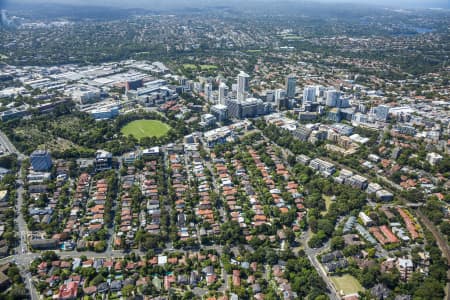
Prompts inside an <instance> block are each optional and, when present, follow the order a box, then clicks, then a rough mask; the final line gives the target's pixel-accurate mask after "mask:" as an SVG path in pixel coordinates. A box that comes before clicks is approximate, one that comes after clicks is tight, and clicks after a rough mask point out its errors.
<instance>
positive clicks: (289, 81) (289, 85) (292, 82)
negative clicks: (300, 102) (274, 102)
mask: <svg viewBox="0 0 450 300" xmlns="http://www.w3.org/2000/svg"><path fill="white" fill-rule="evenodd" d="M296 83H297V77H295V76H294V75H289V76H287V77H286V96H287V97H288V98H289V99H292V98H295V86H296Z"/></svg>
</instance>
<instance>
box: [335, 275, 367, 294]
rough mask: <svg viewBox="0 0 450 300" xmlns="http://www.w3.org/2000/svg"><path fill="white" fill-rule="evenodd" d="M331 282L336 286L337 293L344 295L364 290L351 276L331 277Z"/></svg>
mask: <svg viewBox="0 0 450 300" xmlns="http://www.w3.org/2000/svg"><path fill="white" fill-rule="evenodd" d="M331 280H332V281H333V283H334V285H335V286H336V289H337V291H338V292H340V291H342V292H343V293H344V295H349V294H354V293H358V292H363V291H364V288H363V287H362V286H361V284H360V283H359V281H358V280H357V279H356V278H355V277H353V276H352V275H349V274H345V275H343V276H333V277H331Z"/></svg>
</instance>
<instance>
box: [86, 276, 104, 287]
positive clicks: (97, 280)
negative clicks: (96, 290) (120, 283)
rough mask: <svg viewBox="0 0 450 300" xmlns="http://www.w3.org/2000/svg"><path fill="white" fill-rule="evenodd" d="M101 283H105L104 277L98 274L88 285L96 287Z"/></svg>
mask: <svg viewBox="0 0 450 300" xmlns="http://www.w3.org/2000/svg"><path fill="white" fill-rule="evenodd" d="M102 282H105V277H103V276H102V275H101V274H98V275H97V276H95V277H94V278H93V279H92V280H91V282H90V285H91V286H97V285H99V284H100V283H102Z"/></svg>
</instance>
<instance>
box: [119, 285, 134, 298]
mask: <svg viewBox="0 0 450 300" xmlns="http://www.w3.org/2000/svg"><path fill="white" fill-rule="evenodd" d="M133 293H134V285H131V284H129V285H126V286H124V287H123V288H122V294H123V295H124V296H125V297H130V296H132V295H133Z"/></svg>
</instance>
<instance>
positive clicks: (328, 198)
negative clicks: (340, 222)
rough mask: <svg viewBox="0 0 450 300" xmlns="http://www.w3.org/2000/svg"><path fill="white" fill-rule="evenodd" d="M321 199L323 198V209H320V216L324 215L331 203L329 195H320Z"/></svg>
mask: <svg viewBox="0 0 450 300" xmlns="http://www.w3.org/2000/svg"><path fill="white" fill-rule="evenodd" d="M322 198H323V200H325V211H322V212H321V214H322V216H324V215H325V214H326V213H327V212H328V210H329V209H330V205H331V202H332V201H331V197H330V196H327V195H322Z"/></svg>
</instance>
